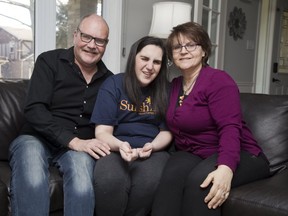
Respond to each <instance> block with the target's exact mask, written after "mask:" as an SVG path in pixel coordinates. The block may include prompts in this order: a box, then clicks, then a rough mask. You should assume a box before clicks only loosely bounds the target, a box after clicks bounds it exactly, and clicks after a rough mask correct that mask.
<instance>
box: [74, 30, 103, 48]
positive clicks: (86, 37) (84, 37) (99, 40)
mask: <svg viewBox="0 0 288 216" xmlns="http://www.w3.org/2000/svg"><path fill="white" fill-rule="evenodd" d="M77 31H79V32H80V38H81V41H83V42H85V43H90V41H91V40H94V43H95V44H96V45H97V46H100V47H104V46H106V44H107V43H108V39H102V38H97V37H92V36H91V35H88V34H85V33H83V32H81V30H80V29H79V28H77Z"/></svg>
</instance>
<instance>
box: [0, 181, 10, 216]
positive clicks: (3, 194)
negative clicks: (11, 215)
mask: <svg viewBox="0 0 288 216" xmlns="http://www.w3.org/2000/svg"><path fill="white" fill-rule="evenodd" d="M8 202H9V201H8V190H7V187H6V185H5V184H4V182H2V181H0V203H1V204H0V216H7V215H8Z"/></svg>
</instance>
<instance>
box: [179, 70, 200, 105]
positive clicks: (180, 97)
mask: <svg viewBox="0 0 288 216" xmlns="http://www.w3.org/2000/svg"><path fill="white" fill-rule="evenodd" d="M198 75H199V73H198V74H197V75H196V76H195V77H193V79H192V82H191V84H190V85H189V86H188V88H187V89H186V90H185V89H184V85H183V86H182V89H183V94H182V95H180V96H179V101H178V103H179V106H182V104H183V101H184V99H185V96H187V92H188V91H190V89H192V87H193V86H194V84H195V82H196V79H197V77H198Z"/></svg>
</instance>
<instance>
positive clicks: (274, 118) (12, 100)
mask: <svg viewBox="0 0 288 216" xmlns="http://www.w3.org/2000/svg"><path fill="white" fill-rule="evenodd" d="M27 87H28V81H27V80H0V216H7V214H9V213H8V212H10V204H9V193H8V192H9V182H10V175H11V170H10V168H9V163H8V148H9V144H10V143H11V141H12V140H13V139H14V138H15V137H16V136H17V135H18V133H19V130H20V128H21V125H22V123H23V114H22V109H23V105H24V100H25V95H26V92H27ZM241 103H242V109H243V113H244V118H245V120H246V122H247V124H248V125H249V127H250V128H251V130H252V132H253V133H254V135H255V138H256V139H257V140H258V142H259V144H260V146H261V147H262V148H263V150H264V152H265V154H266V156H267V157H268V159H269V161H270V167H271V171H272V172H273V176H271V177H269V178H267V179H264V180H261V181H256V182H253V183H250V184H246V185H243V186H240V187H238V188H234V189H232V191H231V193H230V196H229V198H228V199H227V201H226V202H225V204H224V205H223V208H222V209H223V211H222V215H223V216H244V215H245V216H284V215H285V216H287V215H288V169H286V165H287V164H288V95H287V96H272V95H263V94H241ZM50 171H51V177H50V191H51V194H50V196H51V206H50V215H53V216H56V215H63V211H62V210H63V191H62V178H61V176H60V174H59V172H58V171H57V169H56V168H54V167H52V168H51V170H50ZM201 216H202V215H201Z"/></svg>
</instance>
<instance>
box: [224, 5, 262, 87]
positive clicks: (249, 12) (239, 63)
mask: <svg viewBox="0 0 288 216" xmlns="http://www.w3.org/2000/svg"><path fill="white" fill-rule="evenodd" d="M235 6H236V7H238V8H242V11H243V12H244V13H245V16H246V22H247V24H246V31H245V34H244V37H243V39H238V40H236V41H235V40H234V39H233V37H231V36H230V35H229V28H228V27H227V30H226V37H225V38H226V40H225V54H224V70H226V71H227V72H228V73H229V74H230V75H231V76H232V77H233V78H234V79H235V81H236V82H237V84H238V86H239V88H240V91H241V92H254V89H255V75H254V74H255V73H256V72H255V65H254V64H255V60H256V54H257V31H258V29H257V24H258V14H259V0H253V1H250V2H247V3H246V2H244V1H243V2H242V1H239V0H229V1H228V5H227V22H228V20H229V16H230V12H231V11H233V9H234V7H235ZM249 42H250V45H251V47H250V48H248V47H247V46H248V45H247V44H248V43H249Z"/></svg>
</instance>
